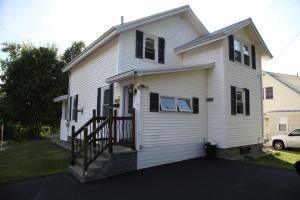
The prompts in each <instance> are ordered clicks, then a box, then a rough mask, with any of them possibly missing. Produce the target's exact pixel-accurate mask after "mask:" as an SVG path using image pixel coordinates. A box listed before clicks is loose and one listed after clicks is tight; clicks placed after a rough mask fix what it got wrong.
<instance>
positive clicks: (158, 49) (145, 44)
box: [135, 30, 165, 64]
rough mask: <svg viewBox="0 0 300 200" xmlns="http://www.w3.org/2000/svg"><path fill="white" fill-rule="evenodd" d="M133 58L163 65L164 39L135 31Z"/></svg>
mask: <svg viewBox="0 0 300 200" xmlns="http://www.w3.org/2000/svg"><path fill="white" fill-rule="evenodd" d="M135 57H136V58H139V59H145V60H151V61H154V62H157V63H161V64H164V63H165V39H164V38H162V37H156V36H152V35H149V34H145V33H144V32H142V31H139V30H137V31H136V41H135Z"/></svg>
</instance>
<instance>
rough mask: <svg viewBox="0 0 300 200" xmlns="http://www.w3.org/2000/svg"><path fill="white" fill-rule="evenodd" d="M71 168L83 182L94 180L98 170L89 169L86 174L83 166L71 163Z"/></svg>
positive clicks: (72, 172)
mask: <svg viewBox="0 0 300 200" xmlns="http://www.w3.org/2000/svg"><path fill="white" fill-rule="evenodd" d="M69 170H70V173H71V174H72V175H73V176H75V177H76V178H77V179H78V180H79V181H80V182H82V183H85V182H87V181H91V180H94V177H95V175H96V172H93V173H92V172H91V170H88V171H87V172H86V173H85V174H83V168H82V167H81V166H79V165H69Z"/></svg>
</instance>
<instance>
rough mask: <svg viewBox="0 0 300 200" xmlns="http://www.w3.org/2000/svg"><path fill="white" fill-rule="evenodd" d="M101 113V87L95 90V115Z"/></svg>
mask: <svg viewBox="0 0 300 200" xmlns="http://www.w3.org/2000/svg"><path fill="white" fill-rule="evenodd" d="M100 115H101V87H99V88H98V91H97V117H100Z"/></svg>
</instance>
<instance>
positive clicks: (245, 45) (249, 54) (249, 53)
mask: <svg viewBox="0 0 300 200" xmlns="http://www.w3.org/2000/svg"><path fill="white" fill-rule="evenodd" d="M244 47H247V48H248V55H246V54H244ZM242 55H243V64H244V65H246V66H249V67H250V66H251V52H250V46H249V45H248V44H247V43H245V42H243V45H242ZM245 55H246V56H248V58H249V65H247V64H246V63H245Z"/></svg>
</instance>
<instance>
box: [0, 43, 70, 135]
mask: <svg viewBox="0 0 300 200" xmlns="http://www.w3.org/2000/svg"><path fill="white" fill-rule="evenodd" d="M2 51H3V52H6V53H8V58H7V59H6V60H4V61H1V69H2V70H3V74H2V76H1V80H2V85H1V97H2V98H1V101H0V102H1V105H0V107H1V110H2V113H3V114H4V117H5V119H6V120H9V121H10V122H13V124H18V125H20V124H21V125H22V130H27V133H28V135H29V137H31V138H36V137H39V134H40V130H41V127H42V126H43V125H47V126H50V127H55V126H56V125H57V124H58V122H59V119H60V105H59V104H56V103H54V102H53V101H52V99H53V98H55V97H57V96H59V95H62V94H65V93H66V92H67V85H68V83H67V80H68V79H67V77H66V75H65V74H63V73H62V72H61V68H62V67H63V66H64V63H63V62H62V61H60V60H58V55H57V48H55V47H54V46H52V47H38V48H36V47H33V46H30V45H24V44H23V45H19V44H7V43H6V44H3V47H2Z"/></svg>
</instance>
